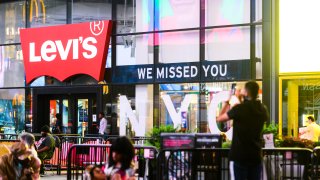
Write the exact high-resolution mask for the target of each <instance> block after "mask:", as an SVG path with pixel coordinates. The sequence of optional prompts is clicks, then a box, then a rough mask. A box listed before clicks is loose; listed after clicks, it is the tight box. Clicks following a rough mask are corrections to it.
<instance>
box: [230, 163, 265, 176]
mask: <svg viewBox="0 0 320 180" xmlns="http://www.w3.org/2000/svg"><path fill="white" fill-rule="evenodd" d="M233 170H234V178H235V180H260V179H261V174H262V164H261V163H260V164H247V163H240V162H236V161H234V162H233Z"/></svg>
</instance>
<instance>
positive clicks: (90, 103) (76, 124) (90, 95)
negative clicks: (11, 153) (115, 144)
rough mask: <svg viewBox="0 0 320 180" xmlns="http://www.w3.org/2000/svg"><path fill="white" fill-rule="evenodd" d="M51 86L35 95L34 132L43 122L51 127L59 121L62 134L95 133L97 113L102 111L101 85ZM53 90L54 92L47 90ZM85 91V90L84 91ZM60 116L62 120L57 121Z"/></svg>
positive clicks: (37, 130)
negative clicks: (89, 86)
mask: <svg viewBox="0 0 320 180" xmlns="http://www.w3.org/2000/svg"><path fill="white" fill-rule="evenodd" d="M54 89H56V90H57V91H56V92H55V93H53V92H52V88H50V89H48V88H46V90H44V89H41V90H37V91H36V93H35V96H34V98H33V103H34V106H33V116H34V117H33V119H34V122H33V123H32V131H33V132H40V129H41V127H42V126H44V125H48V126H50V129H52V127H53V126H54V125H55V124H56V123H57V125H58V126H59V127H60V130H61V133H63V134H79V135H84V134H87V133H89V134H92V133H97V128H96V127H97V112H100V111H99V110H100V107H101V102H100V101H97V99H98V100H99V99H101V98H99V95H100V93H99V91H100V88H89V89H87V88H83V87H82V88H81V89H82V92H79V91H80V90H79V89H77V88H72V89H70V88H67V89H69V90H70V91H69V92H68V93H66V92H65V91H66V89H64V88H58V89H57V88H54ZM48 91H49V92H51V93H48ZM84 92H85V93H84ZM57 113H59V114H60V115H61V120H60V121H57V120H56V114H57Z"/></svg>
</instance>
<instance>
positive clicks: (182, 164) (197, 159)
mask: <svg viewBox="0 0 320 180" xmlns="http://www.w3.org/2000/svg"><path fill="white" fill-rule="evenodd" d="M228 152H229V149H221V148H216V149H181V150H179V149H167V150H162V151H161V152H160V154H159V156H158V179H159V180H169V179H223V180H227V179H230V175H229V174H230V173H229V161H228Z"/></svg>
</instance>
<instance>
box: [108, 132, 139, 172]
mask: <svg viewBox="0 0 320 180" xmlns="http://www.w3.org/2000/svg"><path fill="white" fill-rule="evenodd" d="M133 157H134V148H133V145H132V143H131V142H130V140H129V139H128V138H127V137H125V136H122V137H119V138H117V139H116V140H115V141H114V142H113V143H112V146H111V148H110V156H109V165H110V166H113V165H115V164H117V163H120V164H121V169H123V170H125V169H128V168H130V166H131V163H132V160H133Z"/></svg>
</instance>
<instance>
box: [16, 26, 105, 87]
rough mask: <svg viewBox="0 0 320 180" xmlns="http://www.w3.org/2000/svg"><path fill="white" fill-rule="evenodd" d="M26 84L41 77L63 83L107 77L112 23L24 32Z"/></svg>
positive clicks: (23, 46)
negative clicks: (79, 77) (80, 77)
mask: <svg viewBox="0 0 320 180" xmlns="http://www.w3.org/2000/svg"><path fill="white" fill-rule="evenodd" d="M20 35H21V45H22V51H23V59H24V66H25V72H26V81H27V84H29V83H30V82H31V81H32V80H34V79H36V78H38V77H40V76H51V77H55V78H56V79H58V80H60V81H63V80H65V79H67V78H69V77H71V76H73V75H76V74H87V75H90V76H92V77H93V78H95V79H96V80H98V81H100V80H103V78H104V70H105V63H106V57H107V53H108V47H109V41H110V35H111V21H94V22H87V23H80V24H70V25H62V26H51V27H41V28H28V29H21V33H20Z"/></svg>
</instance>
